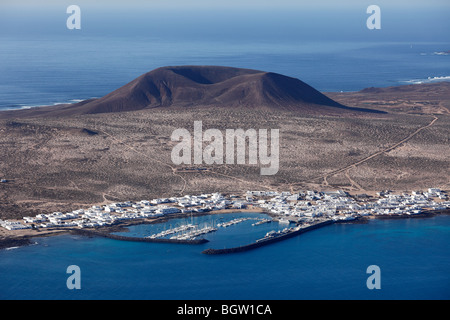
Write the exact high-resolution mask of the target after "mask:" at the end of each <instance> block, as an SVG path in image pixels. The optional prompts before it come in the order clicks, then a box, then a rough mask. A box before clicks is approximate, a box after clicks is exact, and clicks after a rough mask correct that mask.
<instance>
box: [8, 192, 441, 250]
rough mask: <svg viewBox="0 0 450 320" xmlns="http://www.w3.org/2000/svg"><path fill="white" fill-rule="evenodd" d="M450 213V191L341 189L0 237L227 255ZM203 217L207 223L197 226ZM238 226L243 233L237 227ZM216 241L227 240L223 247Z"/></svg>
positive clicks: (203, 203)
mask: <svg viewBox="0 0 450 320" xmlns="http://www.w3.org/2000/svg"><path fill="white" fill-rule="evenodd" d="M449 210H450V201H449V200H448V196H447V192H446V191H444V190H441V189H439V188H428V190H426V191H413V192H412V193H406V192H403V193H395V192H393V191H390V190H384V191H380V192H377V193H376V195H370V196H369V195H361V194H358V195H350V194H348V193H346V192H344V191H341V190H337V191H328V192H318V191H313V190H307V191H300V192H298V193H291V192H275V191H247V192H245V193H244V194H241V195H233V194H221V193H211V194H200V195H186V196H184V197H171V198H157V199H151V200H141V201H124V202H115V203H110V204H107V205H94V206H91V207H90V208H80V209H77V210H73V211H71V212H66V213H63V212H53V213H47V214H38V215H36V216H34V217H23V219H22V220H19V219H9V220H0V226H1V227H3V228H2V229H0V232H1V240H2V242H3V247H7V246H8V243H15V241H14V240H20V239H22V240H23V241H21V242H20V241H19V242H20V243H23V244H28V243H29V241H28V240H29V239H31V238H32V237H42V236H49V235H58V234H61V233H75V234H78V235H85V236H100V237H105V238H110V239H116V240H122V241H136V242H149V243H151V242H153V243H178V244H204V243H208V242H210V243H211V244H212V246H213V247H212V248H210V249H205V250H203V253H205V254H222V253H232V252H242V251H246V250H250V249H253V248H257V247H261V246H264V245H267V244H270V243H274V242H278V241H281V240H283V239H286V238H290V237H292V236H295V235H298V234H301V233H303V232H305V231H307V230H313V229H315V228H318V227H320V226H325V225H328V224H332V223H342V222H346V223H348V222H353V223H354V222H363V221H365V220H367V219H374V218H380V219H396V218H421V217H428V216H432V215H435V214H447V213H448V212H449ZM239 212H241V214H239ZM252 212H253V213H255V214H256V215H253V216H252V215H251V213H252ZM257 214H261V215H260V216H258V215H257ZM217 216H220V218H217ZM200 217H207V218H205V219H203V220H197V219H199V218H200ZM194 220H195V221H194ZM139 225H143V226H144V227H143V229H145V230H146V231H145V232H144V233H141V234H133V235H131V234H127V230H128V229H129V228H136V227H137V226H139ZM147 225H148V226H158V227H154V228H153V227H145V226H147ZM239 225H242V226H245V228H240V227H239V228H236V226H239ZM172 226H173V227H172ZM236 230H241V231H240V233H237V232H236ZM262 232H263V233H262ZM261 233H262V234H261ZM247 235H248V237H246V236H247ZM218 239H225V240H223V243H221V242H220V241H218ZM236 239H241V240H239V241H240V242H238V241H237V240H236ZM235 240H236V241H235ZM214 247H215V248H214Z"/></svg>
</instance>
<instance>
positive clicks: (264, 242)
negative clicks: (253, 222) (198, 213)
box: [202, 220, 334, 254]
mask: <svg viewBox="0 0 450 320" xmlns="http://www.w3.org/2000/svg"><path fill="white" fill-rule="evenodd" d="M333 223H334V221H333V220H327V221H323V222H319V223H316V224H314V225H311V226H308V227H305V228H301V229H299V230H297V231H292V232H289V233H285V234H282V235H280V236H277V237H273V238H268V239H265V240H260V241H257V242H253V243H250V244H247V245H243V246H239V247H234V248H225V249H211V248H210V249H206V250H204V251H202V253H203V254H229V253H237V252H244V251H248V250H252V249H256V248H260V247H263V246H266V245H269V244H271V243H275V242H279V241H282V240H285V239H288V238H292V237H295V236H297V235H299V234H302V233H305V232H308V231H311V230H315V229H318V228H321V227H324V226H327V225H330V224H333Z"/></svg>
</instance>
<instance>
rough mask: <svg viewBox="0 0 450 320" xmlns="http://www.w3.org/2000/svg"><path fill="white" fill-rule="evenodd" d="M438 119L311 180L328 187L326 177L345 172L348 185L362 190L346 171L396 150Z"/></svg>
mask: <svg viewBox="0 0 450 320" xmlns="http://www.w3.org/2000/svg"><path fill="white" fill-rule="evenodd" d="M438 119H439V118H438V117H436V116H435V115H433V120H432V121H431V122H430V123H429V124H427V125H425V126H422V127H420V128H418V129H417V130H416V131H414V132H413V133H411V134H410V135H408V136H407V137H406V138H404V139H402V140H400V141H399V142H397V143H395V144H394V145H392V146H390V147H387V148H385V149H383V150H380V151H378V152H375V153H373V154H371V155H369V156H367V157H365V158H363V159H361V160H358V161H356V162H354V163H351V164H349V165H347V166H345V167H343V168H340V169H336V170H333V171H331V172H328V173H327V174H325V175H323V176H320V177H317V178H315V179H313V180H317V179H323V183H322V184H324V185H327V186H328V185H329V184H328V181H327V178H328V177H331V176H334V175H336V174H338V173H341V172H344V171H345V172H346V173H345V175H346V177H347V178H348V179H349V181H350V183H351V184H352V185H353V186H355V187H356V188H358V189H360V190H364V189H363V188H362V187H361V186H360V185H358V184H357V183H356V182H355V181H353V180H352V179H351V178H350V176H349V173H348V171H349V170H350V169H352V168H355V167H356V166H358V165H360V164H362V163H364V162H366V161H368V160H370V159H372V158H375V157H377V156H379V155H380V154H383V153H385V152H389V151H392V150H394V149H396V148H397V147H399V146H400V145H402V144H403V143H405V142H407V141H409V140H410V139H411V138H413V137H414V136H416V135H417V134H418V133H419V132H421V131H422V130H424V129H426V128H429V127H431V126H432V125H433V124H434V123H435V122H436V121H437V120H438Z"/></svg>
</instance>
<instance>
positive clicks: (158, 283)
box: [0, 214, 450, 300]
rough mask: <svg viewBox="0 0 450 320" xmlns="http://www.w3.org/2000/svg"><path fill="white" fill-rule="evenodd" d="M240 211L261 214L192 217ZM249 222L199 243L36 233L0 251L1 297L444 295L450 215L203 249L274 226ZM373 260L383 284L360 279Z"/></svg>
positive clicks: (142, 230) (142, 231)
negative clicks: (72, 277)
mask: <svg viewBox="0 0 450 320" xmlns="http://www.w3.org/2000/svg"><path fill="white" fill-rule="evenodd" d="M246 215H247V216H253V217H255V216H259V214H242V215H241V214H235V215H232V214H228V215H217V216H214V217H211V216H204V217H200V218H196V219H195V220H194V222H198V223H206V222H208V223H214V221H215V220H214V219H220V218H222V220H220V221H224V220H227V219H228V220H230V219H231V218H232V217H237V216H246ZM217 221H219V220H217ZM251 223H252V222H248V223H245V222H244V223H241V224H239V225H235V226H232V227H228V228H227V229H224V230H220V229H219V231H218V232H216V233H212V234H209V235H208V236H206V237H207V238H208V239H209V240H210V242H209V243H206V244H204V245H175V244H156V243H136V242H122V241H117V240H111V239H104V238H85V237H80V236H73V235H62V236H55V237H48V238H36V239H35V241H36V242H37V244H36V245H33V246H28V247H22V248H17V249H11V250H2V251H0V298H1V299H283V300H286V299H287V300H289V299H449V298H450V277H449V275H448V270H450V249H449V246H448V243H449V241H450V217H449V216H438V217H433V218H425V219H405V220H376V221H370V222H369V223H367V224H335V225H331V226H327V227H324V228H322V229H319V230H314V231H311V232H308V233H305V234H302V235H300V236H298V237H295V238H291V239H288V240H285V241H282V242H279V243H275V244H272V245H269V246H266V247H263V248H259V249H256V250H253V251H248V252H245V253H238V254H232V255H219V256H208V255H203V254H201V251H202V250H204V249H206V248H209V247H222V246H227V245H238V244H243V243H247V241H252V240H254V239H256V238H258V237H259V236H260V235H261V234H264V233H265V232H266V229H273V228H276V227H277V226H278V224H275V223H272V224H267V225H262V226H260V227H261V229H260V230H259V231H256V230H255V227H251ZM168 224H171V225H172V227H173V226H174V224H175V222H174V221H171V222H168ZM167 227H168V226H167ZM149 228H161V226H154V225H140V226H134V227H131V228H130V232H129V233H127V234H129V235H134V236H139V235H147V233H151V232H153V231H154V229H149ZM252 228H253V229H252ZM249 230H251V232H249ZM69 265H78V266H79V267H80V269H81V290H69V289H67V287H66V280H67V277H68V276H69V274H67V273H66V268H67V267H68V266H69ZM369 265H378V266H379V267H380V270H381V278H380V279H381V289H379V290H376V289H374V290H369V289H368V288H367V286H366V280H367V277H368V276H369V275H368V274H367V273H366V269H367V267H368V266H369Z"/></svg>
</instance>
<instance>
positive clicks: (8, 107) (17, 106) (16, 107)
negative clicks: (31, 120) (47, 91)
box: [0, 98, 94, 111]
mask: <svg viewBox="0 0 450 320" xmlns="http://www.w3.org/2000/svg"><path fill="white" fill-rule="evenodd" d="M90 99H94V98H90ZM84 100H86V99H70V100H67V101H65V102H49V103H46V104H35V105H29V104H15V105H6V106H1V105H0V110H5V111H6V110H21V109H31V108H37V107H48V106H57V105H63V104H75V103H78V102H81V101H84Z"/></svg>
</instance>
